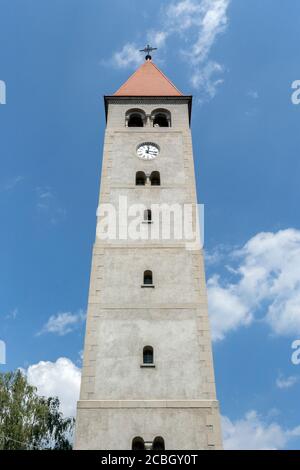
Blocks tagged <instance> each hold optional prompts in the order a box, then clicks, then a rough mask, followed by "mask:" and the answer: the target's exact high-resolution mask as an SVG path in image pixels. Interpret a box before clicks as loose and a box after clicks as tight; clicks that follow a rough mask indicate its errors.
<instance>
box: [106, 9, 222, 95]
mask: <svg viewBox="0 0 300 470" xmlns="http://www.w3.org/2000/svg"><path fill="white" fill-rule="evenodd" d="M230 1H231V0H201V1H196V0H179V1H178V2H169V3H168V4H167V5H166V6H164V7H163V8H162V10H161V12H160V15H159V21H158V25H157V26H158V27H157V29H155V28H152V29H149V30H148V31H146V37H147V40H148V41H149V42H151V45H152V46H153V47H159V48H162V47H164V46H165V45H166V44H167V40H168V39H169V38H171V37H172V36H173V37H176V36H177V37H179V38H180V39H181V40H182V48H181V57H182V58H183V59H184V61H185V62H187V63H188V64H189V66H190V67H191V74H190V76H191V78H190V82H191V85H192V86H193V87H194V88H196V89H198V90H199V91H200V92H201V93H202V95H203V96H204V95H205V96H206V97H207V98H208V99H211V98H213V97H214V96H215V94H216V92H217V87H218V86H219V85H220V84H221V83H223V80H222V79H221V78H220V74H221V73H223V72H224V67H223V66H222V65H220V64H219V63H217V62H216V61H213V60H209V55H210V52H211V49H212V47H213V45H214V44H215V42H216V40H217V37H218V36H219V35H220V34H221V33H223V32H225V30H226V28H227V25H228V16H227V11H228V7H229V4H230ZM139 49H140V47H138V45H137V44H135V43H127V44H125V45H124V46H123V48H122V49H121V50H120V51H118V52H115V53H114V54H113V57H112V60H111V61H108V62H107V63H109V64H113V65H114V66H116V67H117V68H125V67H136V66H137V65H139V64H140V63H141V60H142V55H141V53H140V52H139ZM201 101H204V99H202V100H201Z"/></svg>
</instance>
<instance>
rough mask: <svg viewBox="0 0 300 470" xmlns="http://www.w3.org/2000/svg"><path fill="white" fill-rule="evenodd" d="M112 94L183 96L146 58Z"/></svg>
mask: <svg viewBox="0 0 300 470" xmlns="http://www.w3.org/2000/svg"><path fill="white" fill-rule="evenodd" d="M114 96H183V95H182V93H181V92H180V91H179V90H177V88H176V87H175V85H173V83H172V82H171V81H170V80H169V79H168V78H167V77H166V76H165V75H164V74H163V73H162V72H161V70H159V68H158V67H157V66H156V65H155V64H154V63H153V62H152V61H151V60H146V62H144V63H143V64H142V65H141V66H140V67H139V68H138V69H137V70H136V71H135V72H134V74H132V75H131V77H129V79H128V80H127V81H126V82H125V83H124V84H123V85H122V86H121V87H120V88H119V89H118V91H116V93H114Z"/></svg>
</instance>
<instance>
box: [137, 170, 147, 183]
mask: <svg viewBox="0 0 300 470" xmlns="http://www.w3.org/2000/svg"><path fill="white" fill-rule="evenodd" d="M146 181H147V177H146V175H145V173H144V172H143V171H137V172H136V175H135V184H136V186H145V184H146Z"/></svg>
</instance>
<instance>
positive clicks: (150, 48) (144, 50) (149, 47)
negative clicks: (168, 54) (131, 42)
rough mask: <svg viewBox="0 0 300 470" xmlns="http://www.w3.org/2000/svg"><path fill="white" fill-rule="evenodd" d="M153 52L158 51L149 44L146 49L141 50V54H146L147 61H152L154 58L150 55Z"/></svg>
mask: <svg viewBox="0 0 300 470" xmlns="http://www.w3.org/2000/svg"><path fill="white" fill-rule="evenodd" d="M152 51H157V47H151V46H149V44H147V46H146V47H145V49H140V52H146V53H147V55H146V57H145V59H146V60H151V59H152V57H151V55H150V52H152Z"/></svg>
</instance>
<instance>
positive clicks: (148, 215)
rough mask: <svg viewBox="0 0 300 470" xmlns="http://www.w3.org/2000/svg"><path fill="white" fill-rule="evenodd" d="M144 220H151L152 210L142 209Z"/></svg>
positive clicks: (149, 221) (148, 221) (147, 221)
mask: <svg viewBox="0 0 300 470" xmlns="http://www.w3.org/2000/svg"><path fill="white" fill-rule="evenodd" d="M144 222H146V223H148V224H150V223H151V222H152V211H151V209H146V210H145V211H144Z"/></svg>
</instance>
